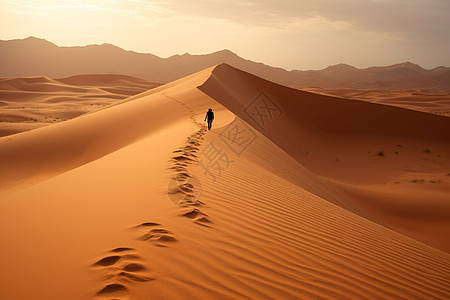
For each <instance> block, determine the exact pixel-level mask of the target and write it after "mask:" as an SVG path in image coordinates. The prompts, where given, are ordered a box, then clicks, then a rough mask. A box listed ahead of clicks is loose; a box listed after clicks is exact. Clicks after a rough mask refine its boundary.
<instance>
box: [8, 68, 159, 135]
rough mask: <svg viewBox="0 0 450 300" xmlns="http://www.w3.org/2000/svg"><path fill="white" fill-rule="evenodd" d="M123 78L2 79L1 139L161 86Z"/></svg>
mask: <svg viewBox="0 0 450 300" xmlns="http://www.w3.org/2000/svg"><path fill="white" fill-rule="evenodd" d="M159 85H160V84H157V83H151V82H148V81H145V80H142V79H139V78H135V77H130V76H124V75H107V74H102V75H78V76H72V77H68V78H62V79H50V78H48V77H45V76H37V77H20V78H0V100H1V101H0V107H1V108H2V110H1V111H0V136H6V135H10V134H14V133H19V132H23V131H28V130H30V129H35V128H39V127H43V126H46V125H49V124H52V123H57V122H61V121H65V120H68V119H72V118H74V117H77V116H80V115H82V114H85V113H87V112H93V111H97V110H99V109H101V108H104V107H106V106H108V105H111V104H113V103H117V102H118V101H119V100H122V99H125V98H127V97H129V96H131V95H136V94H139V93H142V92H144V91H147V90H148V89H151V88H154V87H156V86H159Z"/></svg>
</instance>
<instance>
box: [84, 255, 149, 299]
mask: <svg viewBox="0 0 450 300" xmlns="http://www.w3.org/2000/svg"><path fill="white" fill-rule="evenodd" d="M93 268H95V269H97V270H98V271H99V272H101V273H102V276H103V278H102V279H103V281H104V282H105V283H106V285H105V287H104V288H103V289H101V290H100V291H98V292H97V293H96V294H95V295H96V296H97V297H98V298H106V299H122V298H123V297H126V296H127V295H128V294H129V288H128V287H127V286H128V285H129V284H130V283H133V282H146V281H151V280H154V278H153V277H152V276H150V271H149V269H148V267H147V266H146V265H145V264H144V260H143V259H142V257H141V256H139V255H138V254H137V251H136V249H134V248H128V247H120V248H115V249H112V250H110V251H108V253H107V255H106V256H105V257H104V258H102V259H100V260H99V261H97V262H96V263H94V264H93Z"/></svg>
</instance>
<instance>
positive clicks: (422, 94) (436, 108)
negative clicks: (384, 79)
mask: <svg viewBox="0 0 450 300" xmlns="http://www.w3.org/2000/svg"><path fill="white" fill-rule="evenodd" d="M302 90H305V91H309V92H313V93H318V94H323V95H330V96H337V97H341V98H345V99H356V100H362V101H367V102H374V103H381V104H388V105H394V106H398V107H404V108H408V109H414V110H418V111H423V112H428V113H432V114H437V115H442V116H447V117H450V110H449V107H450V89H426V88H422V89H420V88H419V89H405V90H398V89H390V90H383V89H323V88H302Z"/></svg>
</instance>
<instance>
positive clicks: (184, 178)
mask: <svg viewBox="0 0 450 300" xmlns="http://www.w3.org/2000/svg"><path fill="white" fill-rule="evenodd" d="M194 120H195V119H194ZM195 123H196V124H197V125H198V126H199V127H200V129H199V130H198V131H197V132H195V133H194V134H191V135H190V136H188V138H187V140H186V142H185V144H184V145H183V146H182V147H181V148H180V149H177V150H175V151H173V153H174V156H173V157H172V158H171V162H172V167H171V169H172V170H174V172H175V173H174V174H173V176H172V179H173V180H175V181H176V183H177V184H176V186H175V187H173V188H172V189H171V190H169V193H178V194H181V195H182V199H181V201H180V202H178V206H180V207H182V208H186V209H187V210H186V211H184V212H183V213H182V214H181V216H183V217H186V218H188V219H191V220H193V221H194V223H195V224H198V225H202V226H206V227H210V225H209V224H210V223H212V222H211V220H210V219H209V217H208V215H207V214H205V213H203V212H202V211H201V210H200V209H199V208H198V207H200V206H202V205H204V203H203V202H202V201H200V200H199V199H198V196H199V193H200V192H201V191H199V187H198V186H196V185H199V182H197V180H196V179H195V178H194V177H192V176H191V175H190V174H189V170H188V167H189V165H191V164H192V163H194V162H196V161H197V158H198V157H197V152H198V151H199V147H200V146H201V142H202V141H203V139H204V135H205V133H206V126H204V125H202V124H200V123H198V122H195Z"/></svg>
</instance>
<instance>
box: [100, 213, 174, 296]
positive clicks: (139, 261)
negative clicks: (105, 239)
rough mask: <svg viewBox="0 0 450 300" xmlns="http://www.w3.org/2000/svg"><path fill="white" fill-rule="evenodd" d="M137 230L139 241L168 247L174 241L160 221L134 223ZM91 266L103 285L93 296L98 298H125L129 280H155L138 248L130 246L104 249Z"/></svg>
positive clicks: (133, 281) (134, 281)
mask: <svg viewBox="0 0 450 300" xmlns="http://www.w3.org/2000/svg"><path fill="white" fill-rule="evenodd" d="M135 228H136V229H138V230H139V232H140V236H139V237H138V239H139V240H142V241H148V242H150V243H152V244H154V245H155V246H158V247H168V246H169V244H170V243H173V242H176V241H177V239H176V238H175V236H174V234H173V233H172V232H170V231H169V230H167V229H165V228H164V227H163V226H162V225H161V224H159V223H154V222H145V223H142V224H139V225H137V226H135ZM92 267H93V268H95V269H97V270H98V271H100V272H101V273H102V276H103V277H102V280H103V282H105V284H106V285H105V287H103V288H102V289H101V290H100V291H98V292H97V293H96V294H95V295H96V297H97V298H100V299H124V298H126V297H127V296H128V294H129V285H130V284H132V283H139V282H146V281H151V280H154V279H155V277H154V276H151V275H150V270H149V267H148V266H147V265H146V264H145V263H144V260H143V258H142V257H141V256H140V255H139V254H138V253H137V250H136V249H134V248H129V247H119V248H115V249H112V250H110V251H108V252H107V255H106V256H105V257H103V258H102V259H100V260H99V261H97V262H96V263H94V264H93V265H92Z"/></svg>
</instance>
